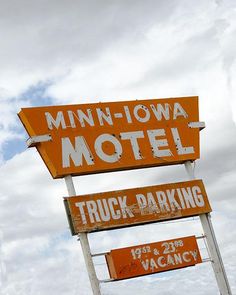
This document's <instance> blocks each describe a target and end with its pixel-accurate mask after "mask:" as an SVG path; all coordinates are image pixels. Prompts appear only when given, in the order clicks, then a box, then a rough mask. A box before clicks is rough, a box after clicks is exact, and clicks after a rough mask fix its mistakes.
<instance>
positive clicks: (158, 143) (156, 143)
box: [147, 129, 172, 158]
mask: <svg viewBox="0 0 236 295" xmlns="http://www.w3.org/2000/svg"><path fill="white" fill-rule="evenodd" d="M147 134H148V137H149V141H150V143H151V146H152V152H153V155H154V157H157V158H159V157H169V156H171V155H172V153H171V151H170V150H169V149H161V150H160V149H159V147H167V146H168V142H167V139H158V140H157V139H156V137H157V136H165V135H166V134H165V130H164V129H154V130H147Z"/></svg>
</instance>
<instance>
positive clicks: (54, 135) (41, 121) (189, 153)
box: [19, 97, 199, 178]
mask: <svg viewBox="0 0 236 295" xmlns="http://www.w3.org/2000/svg"><path fill="white" fill-rule="evenodd" d="M19 117H20V119H21V121H22V123H23V124H24V126H25V128H26V130H27V132H28V134H29V135H30V137H34V136H42V135H49V137H48V138H49V139H50V138H51V140H49V141H47V140H44V141H43V142H40V143H38V144H37V145H36V147H37V149H38V151H39V153H40V155H41V157H42V158H43V160H44V162H45V164H46V165H47V167H48V169H49V171H50V173H51V174H52V176H53V177H54V178H59V177H64V176H66V175H69V174H71V175H83V174H91V173H99V172H108V171H115V170H124V169H135V168H145V167H152V166H162V165H169V164H178V163H183V162H184V161H186V160H195V159H197V158H199V128H192V126H193V125H191V124H190V123H192V122H198V120H199V117H198V97H184V98H169V99H152V100H139V101H120V102H110V103H95V104H80V105H66V106H51V107H36V108H23V109H22V110H21V112H20V113H19ZM44 138H45V137H44Z"/></svg>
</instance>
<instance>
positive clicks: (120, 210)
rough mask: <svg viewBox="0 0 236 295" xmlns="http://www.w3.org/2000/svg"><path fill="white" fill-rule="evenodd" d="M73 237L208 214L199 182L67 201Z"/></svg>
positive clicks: (75, 198)
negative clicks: (83, 233) (80, 233)
mask: <svg viewBox="0 0 236 295" xmlns="http://www.w3.org/2000/svg"><path fill="white" fill-rule="evenodd" d="M65 207H66V211H67V216H68V219H69V223H70V228H71V232H72V234H77V233H79V232H92V231H101V230H108V229H114V228H119V227H125V226H132V225H138V224H143V223H148V222H157V221H162V220H169V219H176V218H183V217H187V216H196V215H199V214H203V213H208V212H210V211H211V207H210V204H209V201H208V198H207V194H206V191H205V188H204V185H203V182H202V181H201V180H191V181H185V182H177V183H169V184H162V185H155V186H147V187H140V188H133V189H126V190H119V191H112V192H105V193H96V194H92V195H84V196H75V197H66V198H65Z"/></svg>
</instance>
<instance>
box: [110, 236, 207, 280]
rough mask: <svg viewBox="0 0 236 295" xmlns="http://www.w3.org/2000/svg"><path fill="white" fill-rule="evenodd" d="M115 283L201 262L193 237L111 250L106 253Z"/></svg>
mask: <svg viewBox="0 0 236 295" xmlns="http://www.w3.org/2000/svg"><path fill="white" fill-rule="evenodd" d="M106 261H107V266H108V270H109V273H110V277H111V278H112V279H114V280H122V279H128V278H134V277H138V276H143V275H148V274H153V273H158V272H164V271H168V270H173V269H179V268H183V267H188V266H193V265H195V264H197V263H201V262H202V259H201V255H200V252H199V249H198V245H197V241H196V238H195V237H194V236H189V237H183V238H178V239H172V240H167V241H162V242H157V243H150V244H144V245H138V246H133V247H127V248H122V249H116V250H112V251H111V252H109V253H108V254H106Z"/></svg>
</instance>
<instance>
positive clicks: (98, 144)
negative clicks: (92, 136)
mask: <svg viewBox="0 0 236 295" xmlns="http://www.w3.org/2000/svg"><path fill="white" fill-rule="evenodd" d="M106 141H107V142H110V143H111V144H112V145H113V146H114V149H115V151H114V153H113V154H111V155H108V154H106V153H105V152H104V151H103V149H102V146H103V144H104V143H105V142H106ZM94 146H95V151H96V153H97V155H98V156H99V158H100V159H101V160H103V161H104V162H107V163H115V162H117V161H118V160H119V159H120V157H121V155H122V146H121V144H120V142H119V140H118V139H117V138H116V137H115V136H112V135H110V134H101V135H100V136H98V137H97V139H96V140H95V144H94Z"/></svg>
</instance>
